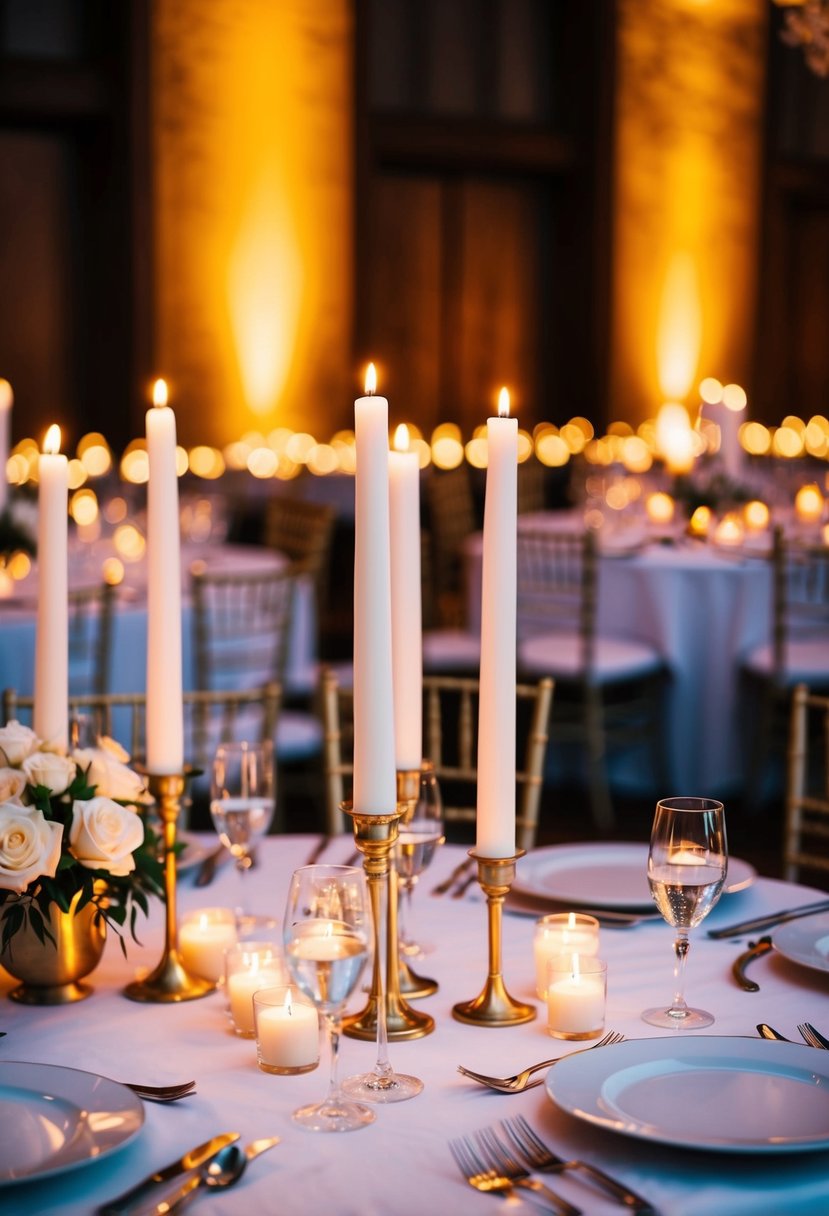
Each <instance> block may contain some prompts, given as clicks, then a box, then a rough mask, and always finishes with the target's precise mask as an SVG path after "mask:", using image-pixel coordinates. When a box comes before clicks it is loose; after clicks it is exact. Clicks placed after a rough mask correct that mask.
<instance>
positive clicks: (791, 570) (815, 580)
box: [772, 528, 829, 687]
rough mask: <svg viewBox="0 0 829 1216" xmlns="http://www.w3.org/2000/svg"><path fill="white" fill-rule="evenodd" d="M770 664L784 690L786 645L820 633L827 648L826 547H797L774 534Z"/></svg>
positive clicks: (828, 571) (828, 553)
mask: <svg viewBox="0 0 829 1216" xmlns="http://www.w3.org/2000/svg"><path fill="white" fill-rule="evenodd" d="M772 561H773V565H774V604H773V641H772V650H773V664H774V678H775V681H776V682H777V683H778V685H779V686H780V687H785V684H786V670H787V646H788V644H789V643H790V642H796V641H803V640H807V639H809V638H812V637H815V636H816V635H818V636H819V635H821V634H823V635H824V637H825V640H826V643H827V645H829V546H826V545H800V544H795V543H792V542H790V541H787V540H786V537H785V535H784V533H783V529H782V528H776V529H775V532H774V547H773V550H772Z"/></svg>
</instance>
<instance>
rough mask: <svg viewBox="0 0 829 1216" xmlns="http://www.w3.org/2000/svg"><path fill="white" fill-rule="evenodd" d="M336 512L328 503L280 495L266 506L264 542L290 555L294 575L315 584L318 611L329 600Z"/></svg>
mask: <svg viewBox="0 0 829 1216" xmlns="http://www.w3.org/2000/svg"><path fill="white" fill-rule="evenodd" d="M336 514H337V513H336V511H335V510H334V508H333V507H331V506H328V505H326V504H325V503H318V502H309V501H308V500H307V499H304V498H295V497H292V496H280V497H278V498H272V499H270V500H269V502H268V505H267V507H266V509H265V528H264V537H263V539H264V543H265V544H266V545H267V546H268V547H269V548H271V549H276V550H277V551H278V552H280V553H284V554H285V556H286V557H288V558H290V560H291V563H292V565H293V567H294V573H295V574H305V575H308V576H309V577H310V578H311V579H312V581H313V583H314V594H315V597H316V601H317V611H318V614H319V613H321V612H322V611H323V610H324V608H325V605H326V603H327V599H328V574H329V566H330V562H331V542H332V540H333V537H334V524H335V521H336Z"/></svg>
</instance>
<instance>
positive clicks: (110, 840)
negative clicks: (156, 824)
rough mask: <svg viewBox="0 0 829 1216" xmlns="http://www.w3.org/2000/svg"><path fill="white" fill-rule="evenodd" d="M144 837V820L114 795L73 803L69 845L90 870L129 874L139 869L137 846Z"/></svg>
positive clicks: (82, 863)
mask: <svg viewBox="0 0 829 1216" xmlns="http://www.w3.org/2000/svg"><path fill="white" fill-rule="evenodd" d="M143 839H144V824H143V823H142V822H141V819H140V818H139V816H138V814H137V813H136V812H135V811H133V810H130V808H129V807H124V806H120V805H119V803H117V802H113V801H112V799H111V798H90V799H89V801H88V802H80V801H76V802H73V803H72V824H71V826H70V828H69V848H70V850H71V852H72V853H73V854H74V856H75V857H76V858H77V859H78V861H79V862H80V863H81V865H82V866H86V867H87V869H89V870H109V872H110V874H117V875H123V874H129V873H131V871H132V870H134V869H135V858H134V857H133V855H132V854H133V850H135V849H137V848H138V847H139V845H140V844H141V842H142V841H143Z"/></svg>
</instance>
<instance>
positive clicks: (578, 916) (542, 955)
mask: <svg viewBox="0 0 829 1216" xmlns="http://www.w3.org/2000/svg"><path fill="white" fill-rule="evenodd" d="M533 953H534V955H535V987H536V992H537V994H538V998H539V1000H541V1001H544V1000H546V999H547V964H548V963H549V961H550V959H551V958H553V957H554V956H555V955H557V954H579V955H581V954H584V955H588V954H598V953H599V922H598V921H597V920H596V917H595V916H589V915H588V914H587V913H586V912H554V913H552V914H551V915H550V916H542V917H541V919H540V920H537V921H536V922H535V936H534V937H533Z"/></svg>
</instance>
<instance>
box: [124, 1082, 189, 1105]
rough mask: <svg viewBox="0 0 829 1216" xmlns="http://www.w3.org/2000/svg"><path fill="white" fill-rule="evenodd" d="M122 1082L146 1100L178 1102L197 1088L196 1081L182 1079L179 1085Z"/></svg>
mask: <svg viewBox="0 0 829 1216" xmlns="http://www.w3.org/2000/svg"><path fill="white" fill-rule="evenodd" d="M121 1084H122V1085H126V1087H127V1089H131V1090H132V1092H133V1093H134V1094H137V1095H138V1097H139V1098H143V1099H144V1101H145V1102H176V1101H178V1099H179V1098H187V1097H189V1095H190V1094H192V1093H195V1089H196V1082H195V1081H182V1082H181V1084H179V1085H140V1084H138V1083H136V1084H132V1083H131V1082H130V1081H122V1082H121Z"/></svg>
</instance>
